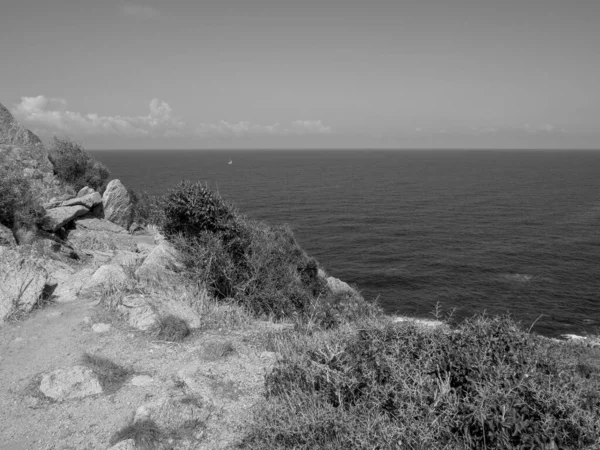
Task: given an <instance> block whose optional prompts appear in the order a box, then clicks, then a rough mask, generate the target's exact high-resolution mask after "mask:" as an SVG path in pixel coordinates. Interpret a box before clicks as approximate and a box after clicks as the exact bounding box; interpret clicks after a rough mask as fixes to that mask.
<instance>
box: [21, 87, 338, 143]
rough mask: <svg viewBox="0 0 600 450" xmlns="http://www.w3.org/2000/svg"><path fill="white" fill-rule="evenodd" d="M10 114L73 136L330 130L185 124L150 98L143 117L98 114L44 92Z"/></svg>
mask: <svg viewBox="0 0 600 450" xmlns="http://www.w3.org/2000/svg"><path fill="white" fill-rule="evenodd" d="M13 113H14V115H15V117H17V118H18V119H19V120H20V121H22V122H23V123H24V124H26V125H27V126H28V127H29V128H32V129H34V130H35V131H36V132H39V133H40V134H52V133H64V134H69V135H73V136H74V137H83V136H111V135H112V136H121V137H164V138H172V137H186V136H187V137H200V138H211V137H218V138H231V139H235V138H243V137H248V136H299V135H317V134H327V133H331V132H332V129H331V127H329V126H326V125H324V124H323V122H322V121H321V120H296V121H294V122H292V123H291V124H290V125H289V126H284V125H282V124H280V123H275V124H273V125H260V124H255V123H251V122H249V121H240V122H237V123H230V122H227V121H225V120H221V121H220V122H217V123H201V124H199V125H193V126H192V125H188V124H186V122H185V121H184V120H183V119H182V118H180V117H177V116H176V115H174V113H173V110H172V109H171V107H170V106H169V104H168V103H166V102H163V101H161V100H158V99H156V98H155V99H153V100H152V101H151V102H150V105H149V113H148V115H145V116H118V115H116V116H101V115H99V114H96V113H87V114H84V113H80V112H75V111H70V110H68V109H67V101H66V100H65V99H62V98H50V97H46V96H44V95H38V96H37V97H21V102H20V103H19V104H17V105H15V107H14V108H13Z"/></svg>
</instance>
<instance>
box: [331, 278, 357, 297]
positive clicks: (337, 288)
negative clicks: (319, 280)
mask: <svg viewBox="0 0 600 450" xmlns="http://www.w3.org/2000/svg"><path fill="white" fill-rule="evenodd" d="M327 287H328V288H329V290H330V291H331V292H332V293H333V294H337V293H341V292H348V293H352V294H354V293H356V290H355V289H354V288H353V287H351V286H350V285H349V284H348V283H346V282H344V281H342V280H340V279H339V278H335V277H327Z"/></svg>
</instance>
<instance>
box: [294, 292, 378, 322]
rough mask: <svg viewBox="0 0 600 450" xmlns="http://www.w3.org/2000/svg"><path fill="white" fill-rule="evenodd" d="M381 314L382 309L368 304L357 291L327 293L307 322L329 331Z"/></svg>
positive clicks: (315, 305) (317, 302) (314, 307)
mask: <svg viewBox="0 0 600 450" xmlns="http://www.w3.org/2000/svg"><path fill="white" fill-rule="evenodd" d="M379 314H381V309H380V308H379V307H378V306H377V305H375V304H373V303H369V302H367V301H366V300H365V299H364V298H363V297H362V296H361V295H360V294H359V293H358V292H357V291H341V292H335V293H333V292H327V293H326V294H325V295H324V296H322V297H320V298H318V299H317V300H316V301H315V302H314V306H313V311H312V313H311V314H310V316H309V317H307V318H306V320H307V322H308V325H311V324H313V323H314V324H316V325H318V326H319V327H321V328H325V329H329V328H336V327H338V326H340V325H341V324H342V323H347V322H356V321H358V320H361V319H363V318H366V317H372V316H378V315H379Z"/></svg>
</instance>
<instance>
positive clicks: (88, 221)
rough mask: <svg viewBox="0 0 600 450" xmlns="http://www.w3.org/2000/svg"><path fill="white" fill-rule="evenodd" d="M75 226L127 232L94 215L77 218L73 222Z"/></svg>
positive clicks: (93, 229)
mask: <svg viewBox="0 0 600 450" xmlns="http://www.w3.org/2000/svg"><path fill="white" fill-rule="evenodd" d="M75 226H76V228H81V229H84V230H89V231H108V232H111V233H123V234H127V230H126V229H125V228H123V227H120V226H119V225H117V224H114V223H112V222H109V221H108V220H104V219H98V218H96V217H84V218H81V219H77V220H76V222H75Z"/></svg>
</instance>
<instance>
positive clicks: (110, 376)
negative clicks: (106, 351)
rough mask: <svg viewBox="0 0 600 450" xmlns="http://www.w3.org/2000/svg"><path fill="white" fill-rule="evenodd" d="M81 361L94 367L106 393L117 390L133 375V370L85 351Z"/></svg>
mask: <svg viewBox="0 0 600 450" xmlns="http://www.w3.org/2000/svg"><path fill="white" fill-rule="evenodd" d="M81 362H82V364H83V365H85V366H87V367H89V368H90V369H92V371H93V372H94V373H95V374H96V376H97V377H98V381H99V382H100V385H101V386H102V389H103V390H104V392H106V393H113V392H116V391H117V390H119V388H120V387H121V386H122V385H123V384H125V383H126V382H127V380H129V378H131V376H132V375H133V370H131V369H129V368H125V367H122V366H120V365H118V364H117V363H115V362H113V361H111V360H110V359H108V358H104V357H102V356H97V355H90V354H89V353H84V354H83V356H82V357H81Z"/></svg>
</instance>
